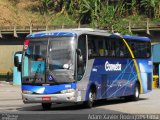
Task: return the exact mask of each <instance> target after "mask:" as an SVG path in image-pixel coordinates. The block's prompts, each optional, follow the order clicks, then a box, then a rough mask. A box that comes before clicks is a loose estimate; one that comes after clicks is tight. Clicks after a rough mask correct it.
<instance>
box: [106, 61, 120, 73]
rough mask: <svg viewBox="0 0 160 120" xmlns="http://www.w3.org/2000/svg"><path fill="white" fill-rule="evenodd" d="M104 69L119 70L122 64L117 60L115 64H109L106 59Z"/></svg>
mask: <svg viewBox="0 0 160 120" xmlns="http://www.w3.org/2000/svg"><path fill="white" fill-rule="evenodd" d="M105 70H106V71H121V70H122V64H119V63H118V62H117V63H116V64H110V63H109V62H108V61H106V63H105Z"/></svg>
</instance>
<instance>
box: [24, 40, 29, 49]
mask: <svg viewBox="0 0 160 120" xmlns="http://www.w3.org/2000/svg"><path fill="white" fill-rule="evenodd" d="M28 45H29V40H25V42H24V49H25V50H26V49H27V48H28Z"/></svg>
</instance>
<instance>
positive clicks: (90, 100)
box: [84, 89, 96, 108]
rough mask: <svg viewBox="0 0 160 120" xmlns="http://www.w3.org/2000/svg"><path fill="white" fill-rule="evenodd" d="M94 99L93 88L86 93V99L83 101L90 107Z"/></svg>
mask: <svg viewBox="0 0 160 120" xmlns="http://www.w3.org/2000/svg"><path fill="white" fill-rule="evenodd" d="M95 99H96V92H95V90H94V89H91V90H90V91H89V94H88V100H87V101H85V102H84V105H85V107H87V108H92V107H93V105H94V101H95Z"/></svg>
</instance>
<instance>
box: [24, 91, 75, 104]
mask: <svg viewBox="0 0 160 120" xmlns="http://www.w3.org/2000/svg"><path fill="white" fill-rule="evenodd" d="M22 99H23V102H24V103H63V102H64V103H65V102H76V97H75V92H72V93H65V94H46V95H39V94H23V93H22Z"/></svg>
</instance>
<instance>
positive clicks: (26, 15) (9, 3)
mask: <svg viewBox="0 0 160 120" xmlns="http://www.w3.org/2000/svg"><path fill="white" fill-rule="evenodd" d="M31 4H32V6H33V5H35V4H34V2H33V1H31V0H29V1H26V0H20V1H19V3H18V4H16V5H15V4H14V3H13V0H0V10H1V14H0V25H28V24H29V23H30V21H32V22H33V23H34V24H40V23H42V22H40V21H41V16H40V14H39V13H38V12H32V11H31V10H29V9H26V8H29V6H31Z"/></svg>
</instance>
